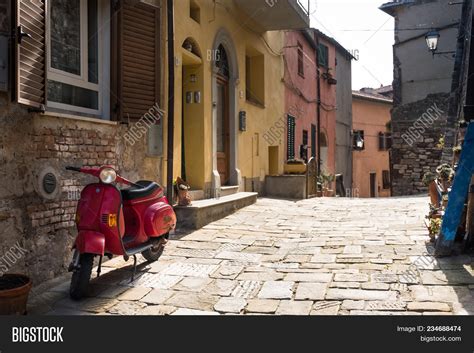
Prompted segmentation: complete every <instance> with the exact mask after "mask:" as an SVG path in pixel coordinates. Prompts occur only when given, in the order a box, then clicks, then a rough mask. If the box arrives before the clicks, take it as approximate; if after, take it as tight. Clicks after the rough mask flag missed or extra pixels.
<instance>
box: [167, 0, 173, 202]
mask: <svg viewBox="0 0 474 353" xmlns="http://www.w3.org/2000/svg"><path fill="white" fill-rule="evenodd" d="M167 1H168V2H167V6H166V9H167V11H168V17H167V22H168V146H167V157H168V161H167V181H166V196H167V197H168V200H169V202H171V203H172V200H173V162H174V84H175V82H174V80H175V72H174V67H175V57H174V56H175V55H174V4H173V0H167Z"/></svg>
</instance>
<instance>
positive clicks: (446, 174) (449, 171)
mask: <svg viewBox="0 0 474 353" xmlns="http://www.w3.org/2000/svg"><path fill="white" fill-rule="evenodd" d="M436 173H438V177H439V178H440V179H441V180H443V181H449V180H450V179H451V178H452V176H453V175H454V170H453V168H452V167H451V166H450V165H449V164H441V165H440V166H439V167H438V168H436Z"/></svg>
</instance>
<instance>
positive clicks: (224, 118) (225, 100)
mask: <svg viewBox="0 0 474 353" xmlns="http://www.w3.org/2000/svg"><path fill="white" fill-rule="evenodd" d="M216 108H217V171H218V172H219V175H220V177H221V185H228V184H229V157H230V132H229V128H230V127H229V81H228V80H227V79H225V78H223V77H219V78H218V79H217V107H216Z"/></svg>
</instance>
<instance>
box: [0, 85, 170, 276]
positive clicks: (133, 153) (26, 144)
mask: <svg viewBox="0 0 474 353" xmlns="http://www.w3.org/2000/svg"><path fill="white" fill-rule="evenodd" d="M128 129H129V127H128V126H126V125H118V124H115V123H112V122H103V121H98V120H87V119H70V118H60V117H54V116H43V115H39V114H34V113H29V112H28V111H27V110H26V109H23V108H22V107H20V106H18V105H16V104H11V103H9V102H8V100H7V97H6V96H5V95H1V94H0V166H1V168H0V265H5V264H6V262H8V261H6V260H5V259H4V257H3V256H4V255H5V254H6V253H7V252H8V250H9V249H10V248H11V247H13V246H14V245H15V244H19V245H20V246H21V247H22V248H24V249H26V251H27V254H26V255H25V256H23V257H21V258H20V259H19V260H18V261H16V262H15V263H14V266H10V265H12V264H11V263H8V264H7V265H8V266H7V267H8V270H9V271H10V272H12V271H17V272H22V273H26V274H28V275H29V276H31V277H32V279H33V280H34V282H35V283H36V284H39V283H40V282H42V281H45V280H48V279H51V278H54V277H55V276H57V275H59V274H63V273H65V271H66V268H67V265H68V264H69V261H70V259H71V251H70V249H71V245H72V244H73V241H74V239H75V236H76V230H75V222H74V219H75V209H76V205H77V200H78V198H79V193H80V191H81V189H82V188H83V187H84V186H85V185H86V184H87V183H90V182H93V181H94V178H92V177H89V176H82V175H80V174H78V173H73V172H68V171H66V170H65V166H67V165H73V166H99V165H104V164H108V165H112V166H115V167H116V168H118V170H119V171H120V173H121V174H122V175H124V176H125V177H127V178H130V179H132V180H137V179H152V180H156V181H158V182H162V180H161V177H160V176H161V173H160V171H161V170H162V169H161V164H162V160H161V158H154V157H150V156H148V155H147V146H146V143H147V140H146V137H144V138H142V139H139V140H137V142H136V143H135V144H134V145H133V146H131V145H129V144H127V143H125V140H124V139H123V138H121V137H122V136H124V134H125V133H126V132H127V131H128ZM46 173H52V174H53V175H55V176H56V179H57V182H58V187H57V189H56V191H54V192H53V193H52V194H47V193H45V191H44V189H43V186H42V182H41V180H42V176H43V175H44V174H46Z"/></svg>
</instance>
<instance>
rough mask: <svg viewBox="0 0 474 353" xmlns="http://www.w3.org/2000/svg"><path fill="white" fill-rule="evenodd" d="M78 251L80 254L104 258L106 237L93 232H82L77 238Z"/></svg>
mask: <svg viewBox="0 0 474 353" xmlns="http://www.w3.org/2000/svg"><path fill="white" fill-rule="evenodd" d="M75 247H76V250H77V251H79V253H80V254H94V255H100V256H104V253H105V236H104V234H102V233H99V232H94V231H92V230H83V231H80V232H79V234H78V235H77V238H76V244H75Z"/></svg>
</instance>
